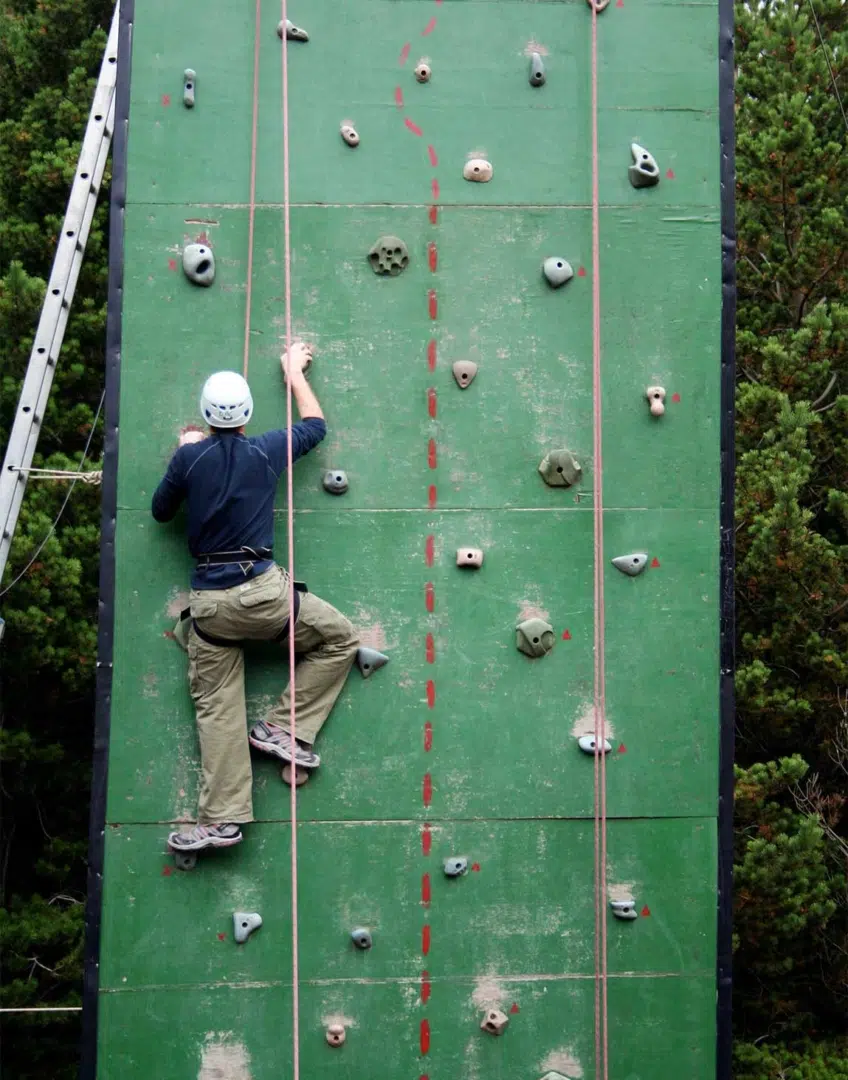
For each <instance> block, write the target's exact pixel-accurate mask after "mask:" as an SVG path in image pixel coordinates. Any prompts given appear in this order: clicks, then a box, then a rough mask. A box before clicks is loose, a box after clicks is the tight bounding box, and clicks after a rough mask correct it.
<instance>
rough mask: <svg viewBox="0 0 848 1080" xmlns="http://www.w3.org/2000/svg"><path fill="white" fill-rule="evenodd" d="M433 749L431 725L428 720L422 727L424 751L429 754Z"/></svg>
mask: <svg viewBox="0 0 848 1080" xmlns="http://www.w3.org/2000/svg"><path fill="white" fill-rule="evenodd" d="M432 749H433V725H432V724H431V723H430V721H429V720H428V721H427V723H426V724H425V725H424V751H425V753H427V754H429V753H430V751H431V750H432Z"/></svg>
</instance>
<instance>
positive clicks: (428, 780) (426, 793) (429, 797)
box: [422, 773, 433, 940]
mask: <svg viewBox="0 0 848 1080" xmlns="http://www.w3.org/2000/svg"><path fill="white" fill-rule="evenodd" d="M422 793H423V797H424V805H425V806H429V805H430V803H431V802H432V801H433V778H432V776H430V774H429V773H424V784H423V792H422ZM428 940H429V934H428Z"/></svg>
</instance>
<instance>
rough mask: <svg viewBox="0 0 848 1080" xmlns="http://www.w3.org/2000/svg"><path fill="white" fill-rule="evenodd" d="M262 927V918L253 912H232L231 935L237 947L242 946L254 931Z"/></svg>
mask: <svg viewBox="0 0 848 1080" xmlns="http://www.w3.org/2000/svg"><path fill="white" fill-rule="evenodd" d="M261 925H262V916H261V915H258V914H257V913H256V912H255V911H234V912H233V935H234V937H235V939H236V941H237V942H238V943H239V945H241V944H243V943H244V942H245V941H247V939H248V938H249V937H250V935H251V934H252V933H253V931H254V930H258V929H259V927H260V926H261Z"/></svg>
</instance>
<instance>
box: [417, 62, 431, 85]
mask: <svg viewBox="0 0 848 1080" xmlns="http://www.w3.org/2000/svg"><path fill="white" fill-rule="evenodd" d="M431 74H432V71H431V70H430V65H429V64H425V63H424V61H423V60H422V61H421V63H420V64H418V65H417V67H416V68H415V78H416V79H417V80H418V81H419V82H420V83H425V82H429V81H430V75H431Z"/></svg>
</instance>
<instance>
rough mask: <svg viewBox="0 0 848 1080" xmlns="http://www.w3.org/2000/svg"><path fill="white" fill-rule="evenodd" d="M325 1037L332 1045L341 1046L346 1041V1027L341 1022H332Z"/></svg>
mask: <svg viewBox="0 0 848 1080" xmlns="http://www.w3.org/2000/svg"><path fill="white" fill-rule="evenodd" d="M324 1037H325V1038H326V1040H327V1042H328V1043H329V1044H330V1046H341V1045H342V1043H343V1042H344V1041H345V1029H344V1027H343V1026H342V1025H341V1024H330V1026H329V1027H328V1028H327V1030H326V1032H325V1033H324Z"/></svg>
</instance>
